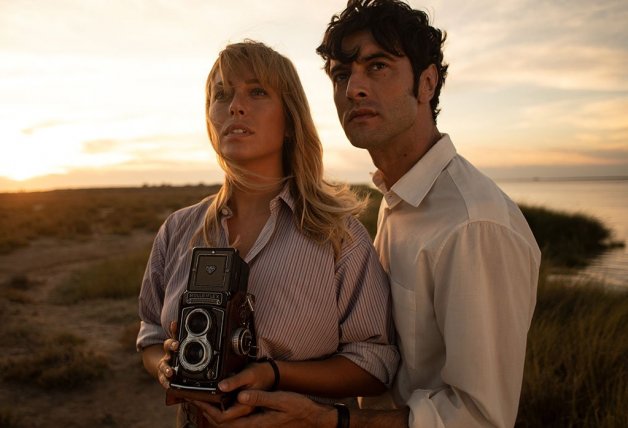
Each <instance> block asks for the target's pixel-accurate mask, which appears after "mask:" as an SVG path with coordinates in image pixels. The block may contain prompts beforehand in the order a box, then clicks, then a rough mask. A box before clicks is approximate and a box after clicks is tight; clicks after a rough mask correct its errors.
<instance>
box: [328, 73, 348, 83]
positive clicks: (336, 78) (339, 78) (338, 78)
mask: <svg viewBox="0 0 628 428" xmlns="http://www.w3.org/2000/svg"><path fill="white" fill-rule="evenodd" d="M348 78H349V73H334V75H333V76H332V77H331V80H332V82H334V83H342V82H345V81H346V80H347V79H348Z"/></svg>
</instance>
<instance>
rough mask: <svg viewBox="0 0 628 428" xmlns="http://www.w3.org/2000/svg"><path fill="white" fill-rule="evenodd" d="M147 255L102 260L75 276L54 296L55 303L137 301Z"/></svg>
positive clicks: (140, 253) (61, 286)
mask: <svg viewBox="0 0 628 428" xmlns="http://www.w3.org/2000/svg"><path fill="white" fill-rule="evenodd" d="M147 260H148V251H141V252H138V253H134V254H128V255H125V256H124V257H117V258H112V259H108V260H103V261H101V262H99V263H96V264H94V265H91V266H89V267H88V268H86V269H83V270H80V271H77V272H74V273H73V274H72V275H71V276H70V278H69V279H68V280H67V281H65V282H64V283H62V284H61V285H60V286H59V287H58V288H57V289H56V290H55V292H54V294H53V297H52V301H53V302H54V303H59V304H73V303H78V302H82V301H85V300H90V299H101V298H105V299H125V298H129V297H137V295H138V294H139V291H140V286H141V284H142V276H143V275H144V269H145V267H146V261H147Z"/></svg>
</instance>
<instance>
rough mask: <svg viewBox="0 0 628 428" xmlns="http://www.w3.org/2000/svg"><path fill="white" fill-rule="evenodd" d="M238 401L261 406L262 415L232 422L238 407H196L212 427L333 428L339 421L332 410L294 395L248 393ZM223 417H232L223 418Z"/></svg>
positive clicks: (253, 406) (253, 415)
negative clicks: (225, 408) (224, 408)
mask: <svg viewBox="0 0 628 428" xmlns="http://www.w3.org/2000/svg"><path fill="white" fill-rule="evenodd" d="M238 402H239V405H240V406H246V407H249V408H251V409H252V408H255V407H259V408H261V410H262V412H260V413H254V414H251V415H249V416H244V417H239V418H237V419H233V417H234V416H235V414H236V413H237V412H238V411H237V410H236V409H235V408H236V406H233V407H232V408H229V409H227V410H226V411H224V412H221V411H220V410H219V409H217V408H215V407H213V406H210V405H208V404H205V403H200V402H199V403H196V402H195V403H194V404H195V405H197V406H199V407H201V408H202V409H203V410H204V416H205V418H206V419H207V420H208V421H209V422H210V423H211V424H213V426H219V427H227V428H244V427H255V428H275V427H277V428H288V427H294V428H328V427H329V428H334V427H335V426H336V424H337V421H338V415H337V410H336V409H334V408H333V407H331V406H323V405H321V404H318V403H315V402H314V401H312V400H310V399H309V398H307V397H305V396H303V395H300V394H296V393H293V392H283V391H277V392H267V391H259V390H255V389H252V390H246V391H242V392H240V393H239V394H238ZM232 409H234V410H233V411H232ZM227 414H229V415H227ZM224 416H231V418H230V419H229V420H225V419H221V417H224Z"/></svg>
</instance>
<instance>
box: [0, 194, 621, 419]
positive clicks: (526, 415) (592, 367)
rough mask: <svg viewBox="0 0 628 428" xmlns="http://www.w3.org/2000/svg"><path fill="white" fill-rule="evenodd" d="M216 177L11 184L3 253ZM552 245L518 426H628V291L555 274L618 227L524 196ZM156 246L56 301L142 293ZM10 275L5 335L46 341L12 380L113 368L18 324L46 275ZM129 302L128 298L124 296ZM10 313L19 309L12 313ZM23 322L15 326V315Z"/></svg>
mask: <svg viewBox="0 0 628 428" xmlns="http://www.w3.org/2000/svg"><path fill="white" fill-rule="evenodd" d="M355 189H356V190H357V191H358V192H359V193H361V194H363V195H368V196H369V198H370V203H369V205H368V208H367V209H366V210H365V212H364V213H363V214H362V216H361V217H360V220H361V221H362V222H363V223H364V224H365V226H366V227H367V229H368V230H369V232H370V233H371V236H374V234H375V229H376V222H377V212H378V207H379V203H380V200H381V195H380V194H379V193H378V192H375V191H373V190H372V189H371V188H369V187H367V186H356V187H355ZM215 190H216V187H215V186H187V187H170V186H163V187H155V188H151V187H144V188H138V189H93V190H72V191H70V190H68V191H55V192H39V193H23V194H0V205H1V206H2V207H3V209H2V210H0V254H1V253H2V252H5V253H7V252H10V251H12V250H14V249H15V248H17V247H19V246H20V245H28V243H29V242H32V241H33V240H36V239H39V238H47V237H50V238H61V239H72V240H76V239H79V240H80V239H91V238H92V237H94V236H97V235H98V234H129V233H131V232H133V231H134V230H138V229H140V230H146V231H150V232H156V230H157V228H158V227H159V225H160V224H161V223H162V222H163V220H164V219H165V217H166V216H167V215H168V214H169V213H171V212H172V211H174V210H176V209H178V208H180V207H183V206H186V205H190V204H192V203H195V202H197V201H199V200H201V199H202V198H203V197H205V196H207V195H209V194H211V193H213V192H215ZM522 211H523V213H524V215H525V216H526V218H527V220H528V222H529V224H530V226H531V228H532V230H533V232H534V234H535V237H536V239H537V241H538V243H539V246H540V247H541V249H542V251H543V260H544V264H543V269H542V275H541V279H540V284H539V289H538V300H537V307H536V311H535V317H534V319H533V321H532V327H531V330H530V333H529V337H528V351H527V355H526V368H525V373H524V382H523V389H522V397H521V404H520V411H519V416H518V420H517V426H518V427H539V426H565V427H570V426H584V427H588V426H590V427H614V426H628V410H626V409H625V405H624V403H625V402H627V401H628V330H627V329H626V328H625V326H626V325H628V293H627V292H620V291H610V290H607V289H605V288H604V287H601V286H600V285H599V284H590V285H586V286H574V285H573V284H570V283H568V282H557V281H556V280H550V279H549V278H550V276H549V275H548V273H550V272H551V271H552V270H554V269H556V268H561V269H563V268H566V267H573V266H581V265H582V264H584V263H586V262H587V261H588V260H589V259H590V258H591V257H592V256H595V255H597V254H599V253H600V252H601V251H603V250H604V249H606V248H608V247H609V246H613V245H615V244H614V243H612V242H611V241H610V237H611V235H610V232H609V230H608V229H607V228H605V227H604V226H603V225H602V224H601V223H600V222H599V221H597V220H595V219H593V218H590V217H586V216H583V215H571V214H565V213H559V212H554V211H550V210H546V209H544V208H538V207H525V206H524V207H522ZM147 257H148V249H146V251H141V252H139V253H136V254H118V255H116V256H115V257H112V258H111V259H108V260H101V261H98V262H96V263H94V264H92V265H90V266H88V267H86V268H85V269H84V270H82V271H78V272H75V273H74V274H73V275H71V276H70V277H69V278H68V280H67V281H66V282H65V283H63V284H61V286H59V287H58V289H57V290H55V291H54V293H53V294H52V296H51V298H52V300H53V301H54V302H56V303H58V304H64V305H72V304H74V303H76V302H81V301H85V300H89V299H103V298H106V299H126V300H128V301H129V303H130V304H133V305H134V304H135V303H134V300H135V298H136V296H137V293H138V290H139V286H140V283H141V278H142V274H143V271H144V267H145V264H146V259H147ZM2 285H3V287H0V306H3V307H2V308H0V309H1V310H0V321H3V322H4V325H5V326H9V327H10V328H8V329H5V331H3V332H2V334H0V339H3V340H8V339H9V338H11V340H18V339H16V338H20V339H19V343H20V346H21V347H28V344H29V343H35V342H37V343H41V342H43V343H44V346H42V347H40V349H32V350H31V352H30V354H28V355H22V356H8V357H6V358H4V359H3V363H0V372H1V373H3V375H2V377H3V378H4V380H6V381H8V382H30V383H34V384H36V385H39V386H40V387H42V388H45V389H51V388H58V387H61V386H62V387H64V388H73V387H76V386H78V385H79V384H89V382H90V381H93V380H95V379H98V378H99V377H100V376H102V375H103V373H104V372H105V371H106V370H107V360H106V359H105V358H103V357H102V356H99V355H96V354H94V353H93V352H91V351H89V350H88V349H86V346H85V344H84V342H83V341H82V340H81V339H78V338H76V337H74V336H71V335H68V334H65V335H61V336H58V337H55V338H54V339H53V340H49V341H46V340H43V341H42V340H40V338H33V337H32V335H33V334H34V333H33V331H38V330H37V329H32V328H26V327H24V326H20V325H13V324H11V319H10V314H8V312H6V310H5V309H10V305H9V303H8V302H18V303H22V304H29V300H28V296H27V293H26V291H28V290H29V289H31V288H32V287H36V286H38V284H36V283H33V282H32V281H30V280H29V279H28V278H27V277H23V276H16V277H14V278H11V279H10V280H9V281H8V282H6V283H5V284H2ZM122 301H123V302H124V301H125V300H122ZM7 317H9V318H7ZM11 326H12V327H11ZM137 330H138V323H137V322H130V319H127V320H125V321H124V322H122V323H121V324H120V336H119V340H120V344H121V345H122V346H123V347H124V349H125V350H126V351H128V352H135V351H134V345H133V342H134V339H135V336H136V334H137ZM17 423H18V422H17V419H16V416H15V415H14V414H12V413H11V412H9V411H8V410H5V409H0V426H14V425H16V424H17Z"/></svg>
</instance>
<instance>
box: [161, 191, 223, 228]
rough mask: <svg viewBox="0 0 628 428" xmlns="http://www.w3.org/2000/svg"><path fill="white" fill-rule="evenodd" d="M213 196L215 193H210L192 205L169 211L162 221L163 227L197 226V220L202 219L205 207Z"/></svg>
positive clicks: (205, 210)
mask: <svg viewBox="0 0 628 428" xmlns="http://www.w3.org/2000/svg"><path fill="white" fill-rule="evenodd" d="M214 197H215V195H210V196H208V197H206V198H204V199H203V200H201V201H199V202H197V203H195V204H193V205H189V206H187V207H183V208H179V209H177V210H176V211H174V212H172V213H170V214H169V215H168V217H167V218H166V220H165V222H164V227H165V228H166V229H172V228H176V229H180V228H186V227H185V226H186V225H187V226H195V227H197V225H198V224H199V222H201V221H203V218H204V217H205V213H206V212H207V208H208V207H209V204H210V203H211V201H212V200H213V199H214Z"/></svg>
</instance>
